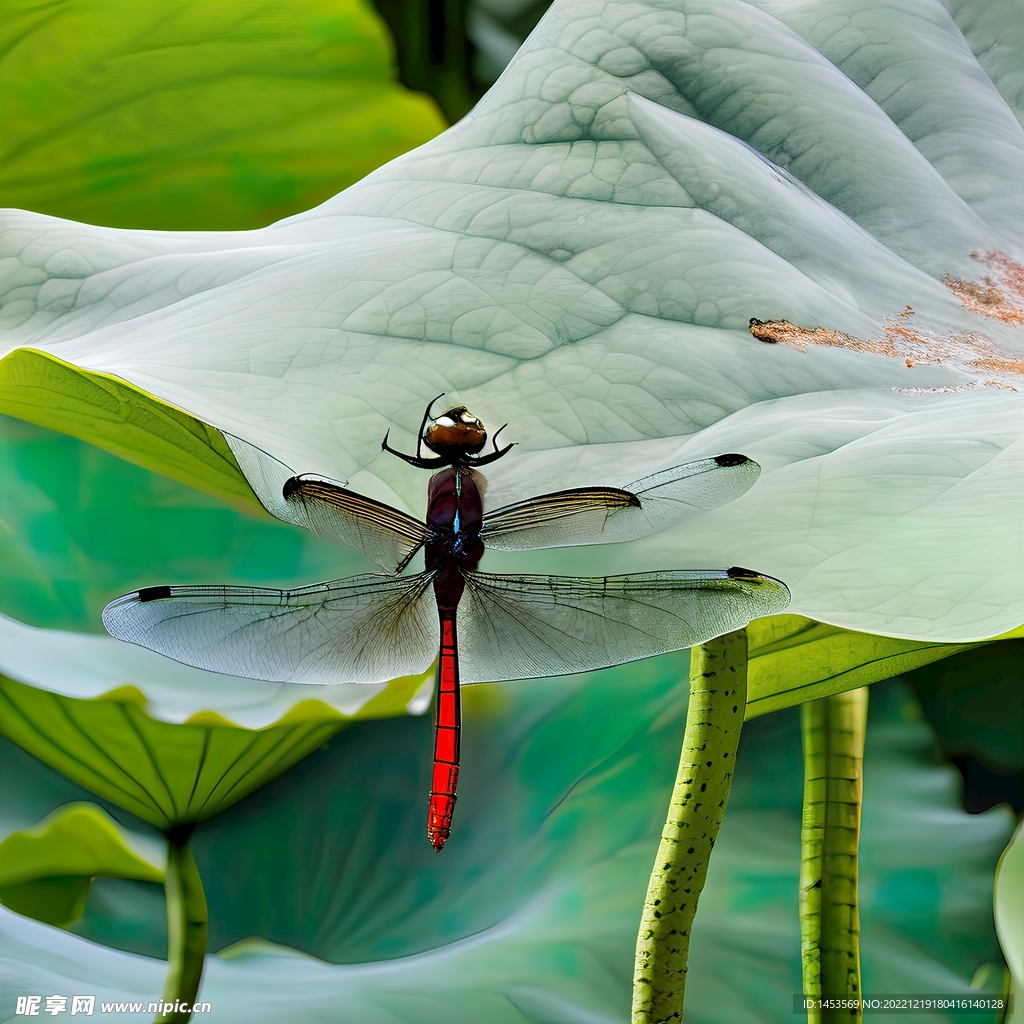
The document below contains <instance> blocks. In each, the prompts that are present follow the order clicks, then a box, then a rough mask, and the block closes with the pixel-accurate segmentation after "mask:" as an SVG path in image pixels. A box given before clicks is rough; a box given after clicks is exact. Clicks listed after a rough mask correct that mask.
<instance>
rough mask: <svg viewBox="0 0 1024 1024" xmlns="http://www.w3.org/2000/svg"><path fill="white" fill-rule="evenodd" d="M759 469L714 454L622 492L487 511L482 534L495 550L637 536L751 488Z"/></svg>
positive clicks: (585, 492)
mask: <svg viewBox="0 0 1024 1024" xmlns="http://www.w3.org/2000/svg"><path fill="white" fill-rule="evenodd" d="M760 472H761V467H760V466H758V464H757V463H756V462H754V461H752V460H751V459H748V458H747V457H746V456H744V455H718V456H715V457H714V458H710V459H701V460H699V461H697V462H688V463H686V464H685V465H683V466H673V467H672V468H671V469H665V470H662V471H661V472H658V473H654V474H651V475H650V476H646V477H642V478H641V479H639V480H635V481H634V482H633V483H631V484H627V485H626V486H625V487H623V488H621V489H619V488H612V487H593V488H579V489H575V490H566V491H554V492H552V493H551V494H542V495H539V496H538V497H536V498H531V499H529V500H527V501H520V502H516V503H515V504H513V505H506V506H504V507H503V508H499V509H495V511H493V512H490V513H487V514H486V515H485V516H484V520H483V528H482V529H481V531H480V536H481V537H482V538H483V540H484V542H485V543H486V544H487V546H488V547H492V548H497V549H498V550H501V551H520V550H531V549H535V548H550V547H573V546H577V545H581V544H617V543H621V542H623V541H630V540H639V539H640V538H641V537H649V536H651V535H652V534H655V533H660V532H661V531H662V530H667V529H668V528H669V527H671V526H675V525H676V524H677V523H681V522H682V521H683V520H684V519H689V518H691V517H693V516H698V515H700V514H701V513H703V512H707V511H709V510H710V509H713V508H717V507H718V506H719V505H724V504H726V503H727V502H730V501H733V500H734V499H736V498H738V497H739V496H740V495H741V494H744V493H745V492H746V491H748V490H750V488H751V487H753V486H754V483H755V482H756V481H757V478H758V476H759V475H760Z"/></svg>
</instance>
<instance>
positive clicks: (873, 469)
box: [2, 0, 1024, 642]
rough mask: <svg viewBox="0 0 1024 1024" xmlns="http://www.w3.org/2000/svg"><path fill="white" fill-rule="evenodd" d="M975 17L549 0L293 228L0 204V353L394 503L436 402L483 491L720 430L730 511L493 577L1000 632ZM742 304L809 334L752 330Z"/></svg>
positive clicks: (1004, 606)
mask: <svg viewBox="0 0 1024 1024" xmlns="http://www.w3.org/2000/svg"><path fill="white" fill-rule="evenodd" d="M978 6H979V5H977V4H974V5H958V7H957V10H956V11H954V14H955V16H956V18H957V19H958V22H954V21H953V20H952V18H951V17H950V14H949V13H947V11H946V9H945V8H944V7H942V6H941V5H940V4H938V3H934V2H927V0H915V2H910V0H904V2H901V3H895V4H871V3H867V2H845V3H828V4H824V5H822V4H809V3H796V2H788V3H786V2H781V0H780V2H771V0H764V2H762V3H744V2H739V0H724V2H723V0H716V2H714V3H710V2H708V0H672V2H662V3H657V2H644V3H641V2H631V3H621V4H606V3H601V2H596V0H560V2H558V3H556V4H555V6H554V7H552V9H551V10H550V11H549V13H548V15H547V16H546V17H545V19H544V20H543V21H542V22H541V24H540V25H539V26H538V28H537V30H536V31H535V32H534V34H533V35H532V36H531V37H530V39H529V40H528V41H527V43H526V44H525V45H524V47H523V48H522V50H521V51H520V52H519V54H518V55H517V57H516V58H515V59H514V60H513V62H512V63H511V64H510V65H509V67H508V69H507V70H506V72H505V74H504V75H503V76H502V78H501V79H500V80H499V81H498V83H497V84H496V85H495V87H494V88H493V89H492V90H491V92H490V93H488V95H487V96H486V97H485V98H484V100H483V101H481V103H480V104H479V105H478V107H477V108H476V109H475V110H474V111H473V113H472V114H471V115H470V116H468V117H467V118H465V119H464V120H463V121H462V122H460V123H459V124H458V125H456V126H455V127H453V128H452V129H450V130H449V131H447V132H446V133H444V134H443V135H441V136H439V137H438V138H437V139H435V140H433V141H432V142H430V143H428V144H427V145H425V146H423V147H421V148H420V149H418V150H416V151H414V152H412V153H409V154H407V155H405V156H403V157H401V158H399V159H397V160H395V161H394V162H392V163H391V164H388V165H386V166H385V167H382V168H380V169H379V170H377V171H376V172H374V173H372V174H371V175H369V176H368V177H367V178H365V179H364V180H363V181H361V182H360V183H358V184H357V185H354V186H352V187H351V188H349V189H347V190H346V191H345V192H342V193H341V194H340V195H338V196H336V197H335V198H334V199H332V200H330V201H328V202H327V203H325V204H324V205H323V206H320V207H318V208H317V209H315V210H312V211H310V212H309V213H306V214H302V215H299V216H297V217H293V218H291V219H289V220H285V221H282V222H280V223H278V224H276V225H272V226H271V227H268V228H265V229H263V230H260V231H254V232H247V233H231V234H212V233H194V234H170V233H157V232H129V231H118V230H105V229H97V228H90V227H86V226H83V225H78V224H73V223H70V222H64V221H58V220H54V219H50V218H44V217H40V216H37V215H31V214H10V215H8V217H7V218H6V220H7V227H6V232H5V241H4V247H5V249H4V251H5V254H6V255H7V257H8V259H9V261H10V262H9V263H8V267H9V270H8V272H7V274H6V275H5V282H6V283H5V285H4V287H5V288H6V292H5V295H4V307H3V310H2V315H3V317H4V322H5V324H6V325H7V331H6V340H5V343H4V344H5V349H6V350H11V349H14V348H16V347H18V346H27V347H29V348H34V349H38V350H43V351H45V352H47V353H49V354H51V355H53V356H55V357H58V358H60V359H62V360H65V361H67V363H69V364H71V365H72V366H73V367H78V368H81V369H83V370H89V371H98V372H100V373H106V374H113V375H115V376H116V377H120V378H123V379H124V380H126V381H128V382H130V383H131V384H132V385H134V386H135V387H136V388H139V389H142V390H143V391H144V392H148V393H149V394H151V395H153V396H155V397H156V398H157V399H158V400H159V401H160V402H162V403H169V404H171V405H173V406H176V407H178V408H179V409H183V410H185V411H186V412H188V413H190V414H191V415H192V416H194V417H196V418H198V420H200V421H202V422H203V423H207V424H210V425H212V426H213V427H215V428H219V429H223V430H226V431H228V432H230V433H231V434H234V435H236V436H239V437H242V438H244V439H245V440H247V441H249V442H250V443H252V444H255V445H257V446H258V447H260V448H263V449H264V450H266V451H267V452H269V453H270V454H271V455H273V456H274V457H275V458H277V459H279V460H281V461H282V462H284V463H286V464H287V465H289V466H291V467H292V468H293V469H294V470H295V471H296V472H315V473H320V474H325V475H328V476H331V477H334V478H336V479H339V480H344V481H347V482H348V485H349V486H350V487H352V488H353V489H356V490H360V491H363V492H365V493H367V494H370V495H371V496H373V497H376V498H379V499H382V500H386V501H390V502H393V503H395V504H397V505H400V506H401V507H403V508H405V509H407V510H411V511H416V512H422V507H423V486H424V479H423V475H422V474H420V473H417V471H415V470H413V469H412V468H410V467H408V466H405V465H403V464H401V463H399V462H398V460H395V459H393V458H391V457H390V456H387V455H384V454H381V452H380V440H381V438H382V437H383V435H384V432H385V431H386V430H387V429H388V428H391V429H392V435H391V437H392V441H393V442H394V443H398V444H401V445H403V446H404V447H405V448H406V450H409V448H410V447H411V446H412V445H413V443H414V437H415V431H416V428H417V426H418V424H419V420H420V416H421V415H422V410H423V407H424V405H425V404H426V402H427V401H428V400H429V399H430V398H432V397H433V396H434V395H436V394H438V393H439V392H441V391H445V392H448V393H449V395H450V397H451V398H452V399H453V401H454V400H459V401H462V402H464V403H465V404H467V405H468V406H469V407H470V408H471V409H473V410H474V411H475V412H476V413H477V414H478V415H480V416H481V417H482V418H483V419H484V420H485V422H486V423H487V424H488V425H489V426H490V427H491V428H492V429H493V428H494V427H497V426H499V425H500V424H501V423H503V422H506V421H508V422H509V428H508V430H507V432H506V434H507V436H508V439H509V440H516V441H517V442H519V445H518V447H517V448H516V449H515V450H514V452H513V453H512V454H511V455H510V456H508V457H507V458H506V459H505V460H504V461H503V462H500V463H498V464H496V465H495V466H493V467H492V470H491V472H489V474H488V476H489V479H490V481H491V490H490V492H489V496H488V500H489V502H491V503H492V505H496V504H498V503H500V502H502V501H504V500H508V499H511V498H520V497H524V496H526V495H527V494H529V493H530V492H536V491H542V490H548V489H553V488H555V487H562V486H573V485H583V484H617V485H622V484H624V483H627V482H629V481H630V480H632V479H636V478H637V477H639V476H641V475H643V474H644V473H647V472H651V471H653V470H656V469H658V468H661V467H665V466H668V465H672V464H674V463H677V462H681V461H686V460H689V459H697V458H701V457H705V456H707V455H712V454H717V453H721V452H727V451H739V452H742V453H743V454H745V455H747V456H749V457H750V458H753V459H755V460H756V461H758V462H759V463H760V464H761V465H762V468H763V473H762V476H761V478H760V480H759V481H758V483H757V484H756V485H755V486H754V487H753V488H752V489H751V490H750V491H749V492H748V493H747V494H746V495H744V496H743V497H742V498H740V499H739V500H737V501H735V502H732V503H731V504H730V505H728V506H727V507H725V508H724V509H721V510H718V511H715V512H712V513H708V514H705V515H703V516H701V517H698V518H696V519H694V520H690V521H688V522H687V523H686V524H685V525H684V526H682V527H680V528H678V529H677V530H673V531H668V532H666V533H664V534H661V535H659V536H657V537H654V538H651V539H649V540H646V541H642V542H638V543H636V544H633V545H628V546H625V545H624V546H617V547H609V548H606V549H601V550H596V549H591V550H586V551H579V552H576V553H571V554H559V555H557V556H552V555H551V554H550V553H547V554H544V555H543V556H540V557H534V556H529V555H521V554H517V555H508V556H502V557H501V558H499V557H498V556H496V555H494V556H489V557H490V558H491V559H492V561H491V562H490V563H489V565H488V568H491V569H496V570H499V571H500V570H508V569H518V570H524V571H530V570H531V569H535V568H537V567H539V566H543V569H544V571H550V570H551V569H552V568H555V569H556V570H557V571H566V572H581V571H582V572H585V574H587V575H595V574H598V573H604V572H624V571H638V570H646V569H654V568H670V567H671V568H677V567H678V568H683V567H686V568H700V567H708V566H725V565H736V564H739V565H745V566H747V567H749V568H753V569H756V570H759V571H762V572H767V573H771V574H772V575H775V576H777V577H779V578H781V579H782V580H784V581H785V582H786V583H787V584H788V585H789V587H790V589H791V590H792V593H793V603H792V605H791V610H792V611H793V612H795V613H797V614H802V615H806V616H809V617H812V618H815V619H818V620H822V621H826V622H830V623H834V624H836V625H840V626H843V627H846V628H849V629H855V630H861V631H868V632H876V633H883V634H887V635H891V636H899V637H907V638H915V639H921V640H932V641H936V640H937V641H949V642H959V641H970V640H978V639H983V638H986V637H990V636H993V635H996V634H999V633H1002V632H1005V631H1006V630H1009V629H1012V628H1014V627H1015V626H1017V625H1019V624H1020V623H1021V621H1024V593H1022V583H1021V581H1022V580H1024V548H1022V543H1021V538H1020V531H1019V523H1020V521H1021V518H1022V516H1024V507H1022V501H1024V498H1022V491H1021V488H1020V487H1019V486H1018V484H1019V480H1020V477H1021V472H1022V465H1021V462H1022V452H1024V444H1022V441H1021V428H1022V426H1024V406H1022V400H1021V397H1020V395H1019V394H1018V393H1017V391H1015V390H1014V388H1015V387H1016V385H1017V383H1019V381H1020V380H1021V379H1024V378H1022V377H1021V355H1022V352H1024V336H1022V332H1021V328H1020V322H1021V320H1020V316H1021V315H1022V314H1020V312H1019V310H1020V305H1019V298H1020V297H1019V296H1018V295H1017V294H1016V293H1015V292H1013V290H1012V287H1011V284H1012V282H1011V277H1012V271H1013V268H1014V267H1015V266H1019V262H1020V261H1021V259H1022V257H1024V250H1022V245H1024V194H1022V192H1021V190H1020V188H1019V168H1020V166H1021V162H1022V160H1024V130H1022V128H1021V124H1020V122H1019V121H1018V120H1017V119H1016V117H1015V116H1014V114H1013V112H1012V110H1011V109H1010V106H1009V105H1008V103H1007V100H1010V101H1011V102H1013V101H1015V99H1016V93H1013V81H1014V80H1013V76H1012V74H1011V73H1009V72H1005V71H1004V64H1000V63H999V61H998V60H995V59H993V58H991V54H989V55H988V56H985V54H986V53H987V52H988V51H985V53H983V54H982V55H983V56H984V57H985V61H987V63H985V61H983V62H982V63H979V59H978V57H976V56H975V54H974V53H973V52H972V49H971V46H972V45H973V46H974V47H975V49H976V50H978V52H979V53H981V52H982V51H983V50H984V47H985V43H984V39H985V38H987V37H986V35H985V32H986V31H987V29H986V28H985V24H984V23H983V22H984V19H982V20H981V21H980V22H979V21H977V19H975V21H974V22H971V19H970V10H969V9H968V8H971V9H974V8H977V7H978ZM958 23H959V24H963V25H967V26H968V29H969V31H968V38H967V39H965V37H964V35H963V34H961V31H960V29H959V28H958V27H957V24H958ZM979 40H980V42H979ZM969 43H970V45H969ZM1011 43H1012V40H1011ZM1014 45H1015V44H1014ZM983 65H984V66H983ZM986 68H990V69H992V70H991V77H990V74H989V73H987V72H986V70H985V69H986ZM1000 88H1002V89H1004V90H1006V92H1005V93H1004V94H1002V95H1001V93H1000V91H999V90H1000ZM1011 94H1012V95H1011ZM972 254H975V255H974V256H972ZM993 254H1003V255H995V256H994V255H993ZM986 261H987V262H986ZM1014 261H1016V262H1014ZM1007 268H1009V269H1007ZM986 281H988V282H989V283H987V284H986V283H985V282H986ZM972 289H973V291H972ZM979 295H980V296H982V299H979V298H978V296H979ZM986 296H987V297H988V298H986ZM993 296H994V298H993ZM972 297H973V298H972ZM990 299H991V301H989V300H990ZM979 303H980V305H979ZM985 303H989V304H988V305H986V304H985ZM1015 303H1017V305H1015ZM908 307H910V308H911V309H912V311H913V312H912V313H908V312H907V309H908ZM979 310H980V312H979ZM901 313H903V314H905V316H904V317H903V318H902V319H901V318H900V314H901ZM983 314H991V315H983ZM751 317H755V318H757V319H760V320H765V321H767V320H785V321H788V322H789V323H790V324H795V325H798V326H799V327H801V328H806V329H810V328H816V327H820V328H823V329H825V331H826V332H831V333H829V334H828V335H827V337H828V339H829V340H828V341H827V342H826V343H825V344H817V343H809V344H807V345H804V346H802V347H800V346H796V347H794V346H792V345H789V344H775V345H767V344H763V343H762V342H760V341H757V340H756V339H754V338H753V337H752V336H751V334H750V333H749V332H748V331H747V329H746V327H747V322H748V320H749V319H750V318H751ZM1015 317H1016V318H1017V319H1015ZM996 385H998V386H996ZM43 405H44V406H45V403H43ZM83 415H84V414H83ZM61 429H68V427H67V424H65V426H64V427H62V428H61ZM161 458H164V456H159V457H158V456H156V455H151V456H150V459H149V462H148V463H147V464H148V465H150V466H151V467H152V468H157V466H158V465H159V464H160V459H161ZM165 461H166V459H165ZM553 563H555V564H554V565H553ZM581 567H585V569H582V568H581Z"/></svg>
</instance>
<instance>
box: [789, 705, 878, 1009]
mask: <svg viewBox="0 0 1024 1024" xmlns="http://www.w3.org/2000/svg"><path fill="white" fill-rule="evenodd" d="M800 714H801V724H802V730H803V741H804V806H803V817H802V822H801V830H800V845H801V858H800V940H801V961H802V965H803V986H804V997H805V999H807V1000H812V999H816V998H818V997H821V996H826V997H838V998H851V997H855V996H856V997H859V996H860V994H861V989H860V918H859V915H858V912H857V844H858V842H859V840H860V810H861V800H862V797H863V792H864V779H863V765H864V734H865V730H866V726H867V714H868V690H867V687H866V686H865V687H861V688H860V689H859V690H848V691H847V692H846V693H838V694H836V695H835V696H834V697H824V698H822V699H821V700H814V701H808V702H807V703H806V704H803V705H801V708H800ZM860 1020H861V1011H860V1009H859V1007H858V1008H856V1009H854V1010H852V1011H851V1010H850V1009H839V1008H827V1007H826V1008H821V1007H817V1006H813V1007H811V1008H808V1010H807V1021H808V1024H834V1022H837V1021H844V1022H846V1024H859V1022H860Z"/></svg>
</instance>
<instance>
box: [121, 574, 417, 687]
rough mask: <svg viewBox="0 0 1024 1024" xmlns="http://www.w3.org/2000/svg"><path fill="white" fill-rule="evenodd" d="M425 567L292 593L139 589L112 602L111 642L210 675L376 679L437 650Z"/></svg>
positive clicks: (412, 669)
mask: <svg viewBox="0 0 1024 1024" xmlns="http://www.w3.org/2000/svg"><path fill="white" fill-rule="evenodd" d="M433 578H434V573H432V572H425V573H420V574H419V575H416V576H406V577H401V578H394V577H388V576H383V575H379V574H372V573H371V574H367V575H364V576H353V577H351V578H349V579H345V580H338V581H336V582H332V583H320V584H316V585H314V586H311V587H302V588H300V589H298V590H271V589H268V588H263V587H188V586H185V587H172V586H167V587H145V588H143V589H142V590H138V591H135V592H134V593H131V594H126V595H125V596H124V597H120V598H118V599H117V600H116V601H112V602H111V603H110V604H109V605H107V607H106V608H105V609H104V610H103V624H104V626H106V628H107V631H108V632H109V633H110V634H111V635H112V636H115V637H117V638H118V639H119V640H125V641H127V642H128V643H133V644H137V645H138V646H140V647H146V648H148V649H149V650H151V651H156V652H158V653H159V654H163V655H165V656H166V657H168V658H173V659H174V660H175V661H180V662H183V663H184V664H186V665H192V666H194V667H195V668H203V669H207V670H208V671H211V672H223V673H224V674H226V675H232V676H245V677H247V678H250V679H266V680H270V681H272V682H283V683H379V682H385V681H387V680H389V679H394V678H397V677H399V676H405V675H412V674H413V673H418V672H423V671H425V670H426V669H427V668H428V667H429V666H430V664H431V662H433V661H434V659H435V658H436V656H437V610H436V607H435V604H434V601H433V595H432V593H431V590H430V584H431V582H432V580H433Z"/></svg>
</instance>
